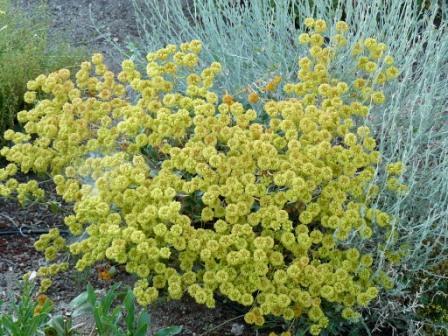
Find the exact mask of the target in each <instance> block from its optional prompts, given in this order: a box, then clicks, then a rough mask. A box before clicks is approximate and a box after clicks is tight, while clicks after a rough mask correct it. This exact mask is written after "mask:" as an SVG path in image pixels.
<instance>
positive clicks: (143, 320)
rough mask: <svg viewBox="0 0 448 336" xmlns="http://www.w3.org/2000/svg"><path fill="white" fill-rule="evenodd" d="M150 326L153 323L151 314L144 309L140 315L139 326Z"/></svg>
mask: <svg viewBox="0 0 448 336" xmlns="http://www.w3.org/2000/svg"><path fill="white" fill-rule="evenodd" d="M144 325H146V326H149V325H151V315H149V314H148V312H146V311H143V312H142V313H141V314H140V316H139V317H138V321H137V327H138V328H140V327H141V326H144Z"/></svg>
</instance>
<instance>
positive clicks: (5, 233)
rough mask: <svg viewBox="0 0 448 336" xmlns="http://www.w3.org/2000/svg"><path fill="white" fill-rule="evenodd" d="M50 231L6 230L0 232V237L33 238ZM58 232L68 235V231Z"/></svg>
mask: <svg viewBox="0 0 448 336" xmlns="http://www.w3.org/2000/svg"><path fill="white" fill-rule="evenodd" d="M49 231H50V229H30V228H19V229H15V230H11V229H7V230H0V236H15V235H18V236H22V237H26V236H34V235H40V234H43V233H48V232H49ZM59 232H60V233H61V234H62V235H64V234H69V231H68V230H59Z"/></svg>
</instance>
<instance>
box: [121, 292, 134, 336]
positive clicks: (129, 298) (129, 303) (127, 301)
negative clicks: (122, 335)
mask: <svg viewBox="0 0 448 336" xmlns="http://www.w3.org/2000/svg"><path fill="white" fill-rule="evenodd" d="M123 303H124V307H125V308H126V318H125V321H126V326H127V328H128V330H132V329H133V328H134V321H135V302H134V294H133V293H132V290H131V289H128V291H127V293H126V297H125V298H124V301H123Z"/></svg>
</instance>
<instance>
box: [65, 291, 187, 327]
mask: <svg viewBox="0 0 448 336" xmlns="http://www.w3.org/2000/svg"><path fill="white" fill-rule="evenodd" d="M119 287H120V284H115V285H113V286H112V287H111V288H110V289H109V290H108V291H107V292H106V294H105V295H104V296H103V297H97V295H96V293H95V291H94V289H93V287H92V286H91V285H90V284H89V285H88V286H87V290H86V291H85V292H83V293H81V294H79V295H78V296H77V297H76V298H75V299H73V300H72V302H71V303H70V305H71V307H72V308H74V312H73V315H72V316H73V317H76V316H80V315H84V314H92V315H93V318H94V320H95V326H96V330H97V333H98V335H99V336H111V335H113V336H145V335H147V334H148V330H149V328H150V324H151V319H150V315H149V314H148V312H147V311H145V310H144V309H142V310H141V311H140V312H138V311H137V309H136V304H135V297H134V294H133V293H132V290H130V289H128V290H127V291H125V292H123V291H119V290H118V289H119ZM181 331H182V327H180V326H173V327H167V328H164V329H160V330H159V331H157V332H156V333H155V334H154V335H155V336H174V335H177V334H179V333H180V332H181ZM58 336H59V334H58Z"/></svg>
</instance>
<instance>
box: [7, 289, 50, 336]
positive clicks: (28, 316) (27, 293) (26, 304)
mask: <svg viewBox="0 0 448 336" xmlns="http://www.w3.org/2000/svg"><path fill="white" fill-rule="evenodd" d="M33 293H34V286H33V284H32V283H31V282H29V281H25V282H24V283H23V284H22V289H21V293H20V296H19V297H18V298H14V297H13V296H11V297H10V298H9V301H8V302H7V303H6V306H5V307H2V302H0V308H1V309H2V311H3V312H2V315H0V335H8V336H24V335H27V336H35V335H43V331H42V329H43V326H44V325H45V323H46V322H47V321H48V320H49V319H50V311H51V309H52V306H51V303H50V302H49V301H48V300H47V301H45V302H44V303H43V304H40V303H39V302H36V301H35V300H34V299H33Z"/></svg>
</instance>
